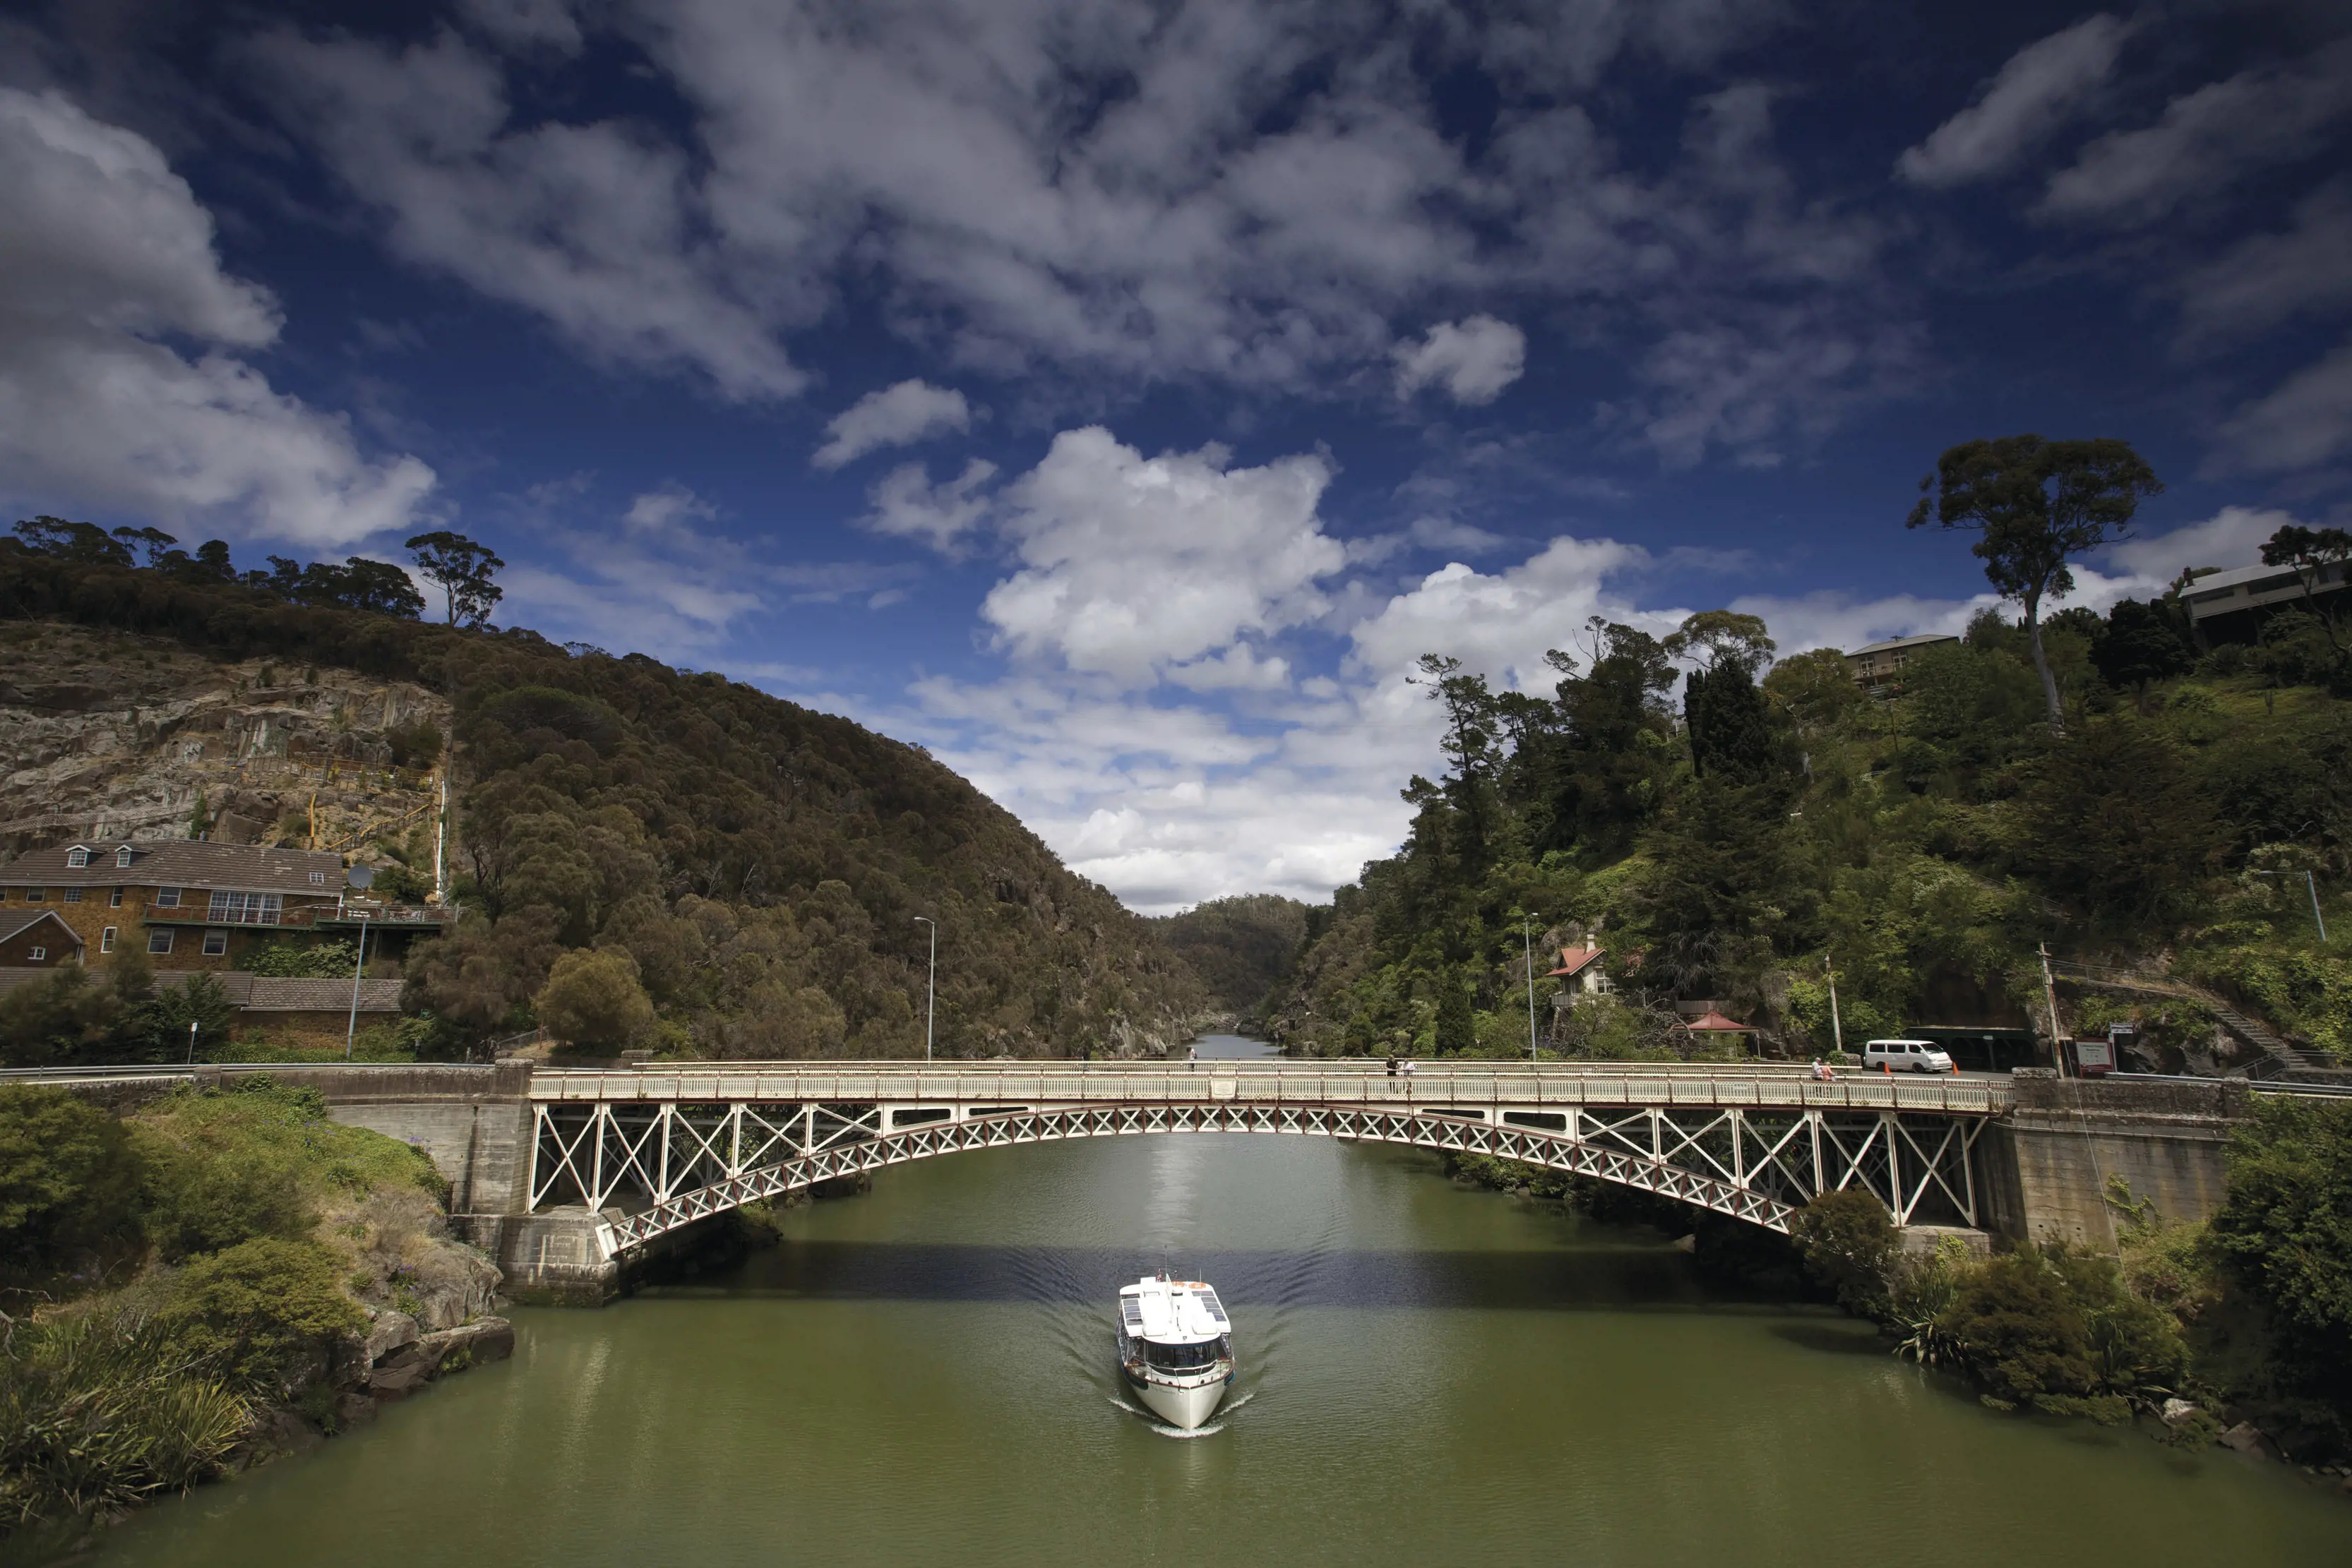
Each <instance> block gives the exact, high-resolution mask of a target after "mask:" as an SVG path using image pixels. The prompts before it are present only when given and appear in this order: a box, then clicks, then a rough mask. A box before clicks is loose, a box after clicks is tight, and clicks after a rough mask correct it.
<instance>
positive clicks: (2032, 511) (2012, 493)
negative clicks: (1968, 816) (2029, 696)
mask: <svg viewBox="0 0 2352 1568" xmlns="http://www.w3.org/2000/svg"><path fill="white" fill-rule="evenodd" d="M1919 489H1920V492H1921V494H1920V497H1919V504H1918V505H1917V506H1916V507H1913V508H1912V509H1911V515H1910V517H1908V518H1906V520H1905V523H1904V526H1905V527H1906V528H1926V527H1927V526H1928V525H1929V524H1930V523H1933V524H1936V525H1937V526H1938V527H1940V528H1946V529H1969V530H1972V531H1974V532H1977V533H1979V534H1981V535H1982V536H1983V537H1982V538H1979V539H1978V540H1977V542H1976V544H1975V546H1974V547H1973V549H1974V553H1975V554H1976V556H1977V558H1978V559H1980V560H1982V561H1983V562H1984V563H1985V578H1986V580H1988V581H1990V583H1991V584H1992V585H1993V587H1995V588H1997V589H1999V590H2000V591H2001V593H2003V594H2004V595H2006V596H2007V597H2009V598H2011V599H2014V600H2016V601H2019V603H2021V605H2023V606H2024V609H2025V633H2026V638H2027V641H2028V643H2030V644H2031V646H2032V650H2033V667H2034V669H2035V671H2036V672H2037V673H2038V674H2040V675H2041V677H2042V701H2043V703H2044V705H2045V706H2047V707H2048V709H2049V713H2050V730H2051V733H2052V734H2053V735H2063V734H2064V733H2065V731H2066V718H2065V715H2064V713H2063V710H2062V709H2061V707H2060V706H2059V702H2058V682H2057V679H2056V677H2055V676H2053V674H2051V673H2050V660H2049V656H2048V655H2047V654H2046V653H2043V652H2042V601H2043V600H2045V599H2053V598H2057V597H2059V596H2061V595H2063V594H2065V593H2067V592H2069V591H2072V590H2073V588H2074V572H2073V571H2072V570H2070V569H2069V567H2068V565H2067V562H2068V561H2070V560H2071V559H2073V558H2074V557H2075V556H2078V555H2081V554H2083V553H2084V552H2085V551H2087V550H2093V549H2098V548H2099V547H2100V546H2102V545H2108V544H2114V543H2116V541H2117V540H2120V539H2127V538H2131V522H2132V517H2133V515H2134V514H2135V513H2136V512H2137V511H2138V509H2139V503H2140V501H2141V499H2142V498H2143V497H2148V496H2153V495H2157V494H2159V493H2160V492H2161V491H2162V490H2163V489H2164V486H2163V484H2162V483H2161V482H2160V481H2159V480H2158V478H2157V476H2156V473H2155V470H2153V469H2151V468H2150V467H2149V466H2148V465H2147V463H2145V462H2144V461H2142V460H2141V458H2140V455H2139V454H2137V452H2134V451H2133V450H2132V448H2131V444H2130V443H2129V442H2125V441H2115V440H2092V441H2045V440H2043V439H2042V437H2041V436H2039V435H2010V436H2003V437H2001V438H2000V439H1998V440H1991V441H1969V442H1963V443H1961V444H1959V445H1958V446H1954V447H1950V448H1948V449H1947V450H1946V452H1945V453H1944V455H1943V456H1941V457H1940V458H1938V459H1937V462H1936V472H1935V473H1933V474H1930V475H1928V476H1927V477H1926V478H1923V479H1921V480H1920V481H1919ZM1931 492H1932V493H1931Z"/></svg>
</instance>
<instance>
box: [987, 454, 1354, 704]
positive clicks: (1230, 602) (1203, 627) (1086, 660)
mask: <svg viewBox="0 0 2352 1568" xmlns="http://www.w3.org/2000/svg"><path fill="white" fill-rule="evenodd" d="M1331 477H1332V469H1331V465H1330V464H1329V462H1328V460H1327V459H1325V458H1323V457H1321V456H1315V455H1302V456H1296V457H1286V458H1283V459H1281V460H1279V461H1277V462H1274V463H1269V464H1266V465H1264V466H1261V467H1256V468H1229V467H1227V466H1226V455H1225V453H1224V452H1223V450H1221V449H1219V448H1217V447H1214V446H1209V447H1203V448H1202V449H1201V450H1200V451H1198V452H1191V453H1168V454H1164V455H1160V456H1158V457H1152V458H1146V457H1145V456H1144V455H1142V454H1141V453H1140V452H1139V451H1137V450H1136V449H1135V448H1134V447H1131V446H1127V445H1123V444H1120V443H1119V442H1118V440H1117V439H1116V438H1115V437H1113V436H1112V434H1110V432H1108V430H1105V429H1103V428H1101V427H1100V426H1098V425H1097V426H1090V427H1088V428H1087V429H1084V430H1070V431H1064V432H1063V433H1062V434H1059V435H1057V436H1055V438H1054V444H1053V446H1052V448H1051V449H1050V450H1049V451H1048V452H1047V453H1046V455H1045V461H1043V462H1041V463H1040V464H1038V465H1037V466H1036V467H1035V468H1034V469H1033V470H1031V471H1030V472H1029V473H1028V474H1026V475H1024V476H1022V477H1021V478H1020V479H1019V480H1018V481H1016V482H1015V483H1014V484H1013V486H1011V487H1010V488H1009V489H1008V490H1007V492H1006V497H1005V498H1006V502H1007V511H1006V514H1005V517H1004V519H1003V523H1002V524H1001V525H1000V527H1001V528H1002V531H1003V534H1004V536H1005V537H1006V538H1008V539H1009V540H1010V541H1012V543H1013V548H1014V549H1015V551H1016V553H1017V554H1018V556H1019V558H1020V560H1021V563H1022V566H1021V570H1019V571H1017V572H1015V573H1014V574H1013V576H1011V577H1009V578H1007V579H1005V580H1003V581H1002V582H1000V583H998V584H997V585H996V587H995V588H994V589H992V590H991V591H990V592H989V595H988V598H987V600H986V601H985V602H984V604H983V605H982V615H983V616H984V617H985V618H986V619H987V621H988V622H989V623H990V625H992V626H993V627H994V628H995V630H996V633H997V636H998V638H999V639H1000V640H1001V641H1002V643H1003V644H1004V646H1006V647H1007V648H1009V649H1011V650H1012V651H1013V653H1015V654H1016V655H1018V656H1020V657H1022V658H1024V659H1051V660H1055V661H1058V662H1060V663H1061V664H1065V665H1066V667H1067V668H1069V669H1071V670H1074V671H1080V672H1085V673H1088V674H1101V675H1106V676H1108V677H1110V678H1111V679H1113V680H1114V681H1117V682H1119V683H1121V684H1124V685H1130V686H1148V685H1151V684H1153V683H1154V682H1155V681H1156V680H1157V679H1158V678H1159V672H1160V671H1161V670H1162V669H1164V668H1165V667H1166V666H1168V665H1171V664H1186V663H1189V662H1191V661H1194V660H1197V659H1199V658H1201V657H1202V655H1203V654H1209V653H1218V652H1219V651H1221V650H1224V649H1228V648H1230V647H1232V646H1233V645H1234V643H1235V642H1236V641H1237V640H1239V639H1240V638H1241V637H1243V636H1244V634H1246V633H1266V632H1276V631H1280V630H1282V629H1283V628H1285V627H1287V626H1293V625H1297V624H1298V623H1300V622H1304V621H1307V620H1310V619H1312V618H1313V617H1314V616H1316V615H1318V614H1319V613H1320V612H1321V611H1322V608H1323V605H1324V600H1323V598H1322V596H1321V594H1320V593H1319V592H1318V591H1317V588H1316V585H1317V584H1318V582H1319V581H1320V580H1323V579H1325V578H1327V577H1328V576H1330V575H1331V574H1332V573H1334V572H1337V571H1338V570H1339V569H1340V568H1341V567H1342V566H1343V565H1344V564H1345V562H1346V554H1345V551H1344V550H1343V549H1341V547H1340V545H1339V541H1338V540H1336V539H1333V538H1330V537H1329V536H1328V535H1327V534H1325V533H1324V532H1323V529H1322V523H1321V519H1320V518H1319V517H1318V516H1317V512H1316V508H1317V506H1318V503H1319V502H1320V501H1321V499H1322V496H1323V491H1324V489H1325V488H1326V486H1328V485H1329V484H1330V482H1331Z"/></svg>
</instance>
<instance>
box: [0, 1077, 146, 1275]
mask: <svg viewBox="0 0 2352 1568" xmlns="http://www.w3.org/2000/svg"><path fill="white" fill-rule="evenodd" d="M138 1191H139V1163H138V1160H137V1158H136V1156H135V1155H133V1154H132V1152H131V1144H130V1139H129V1138H128V1137H127V1136H126V1135H125V1134H124V1132H123V1128H122V1124H121V1122H119V1121H117V1120H116V1119H115V1118H114V1117H112V1116H110V1115H109V1114H108V1113H105V1112H104V1111H101V1110H100V1109H99V1108H98V1107H97V1106H95V1105H92V1104H90V1103H89V1102H87V1101H85V1100H81V1099H79V1098H77V1097H76V1096H74V1095H72V1094H69V1093H68V1092H65V1091H64V1090H62V1089H42V1088H36V1087H33V1086H30V1085H22V1086H19V1085H10V1086H8V1087H5V1088H0V1270H5V1271H7V1272H15V1273H23V1274H32V1275H37V1274H41V1273H46V1272H48V1271H49V1270H53V1269H55V1268H57V1267H58V1265H59V1264H60V1263H61V1262H62V1260H63V1256H62V1255H63V1254H64V1253H65V1251H66V1250H67V1249H70V1248H72V1247H74V1246H78V1245H87V1244H89V1243H93V1242H97V1241H100V1240H103V1239H108V1238H110V1237H113V1236H115V1235H117V1234H119V1233H121V1232H122V1231H123V1230H125V1229H127V1228H129V1225H130V1222H131V1212H132V1206H133V1203H134V1201H135V1199H136V1198H137V1196H138Z"/></svg>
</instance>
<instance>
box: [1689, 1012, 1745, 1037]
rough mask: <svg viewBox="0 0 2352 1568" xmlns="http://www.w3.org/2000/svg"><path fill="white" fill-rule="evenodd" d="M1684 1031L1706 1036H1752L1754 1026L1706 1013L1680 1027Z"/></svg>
mask: <svg viewBox="0 0 2352 1568" xmlns="http://www.w3.org/2000/svg"><path fill="white" fill-rule="evenodd" d="M1682 1027H1683V1028H1685V1029H1686V1030H1694V1031H1696V1032H1702V1033H1708V1034H1753V1033H1755V1032H1756V1026H1755V1025H1754V1024H1746V1023H1735V1022H1733V1021H1732V1020H1731V1019H1727V1018H1725V1017H1724V1016H1723V1015H1722V1014H1721V1013H1706V1014H1702V1015H1701V1016H1700V1017H1698V1018H1695V1019H1691V1020H1690V1022H1688V1023H1686V1024H1685V1025H1683V1026H1682Z"/></svg>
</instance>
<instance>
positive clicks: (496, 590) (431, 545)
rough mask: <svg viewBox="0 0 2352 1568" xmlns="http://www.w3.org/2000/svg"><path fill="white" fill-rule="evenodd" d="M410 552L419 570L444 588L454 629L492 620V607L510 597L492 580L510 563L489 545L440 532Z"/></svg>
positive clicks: (415, 542) (423, 537)
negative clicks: (494, 552)
mask: <svg viewBox="0 0 2352 1568" xmlns="http://www.w3.org/2000/svg"><path fill="white" fill-rule="evenodd" d="M407 548H408V549H411V550H414V551H415V555H416V569H417V570H419V571H421V572H423V573H424V574H425V578H426V579H427V580H429V581H432V582H434V583H436V584H438V585H439V586H440V589H441V593H442V596H443V598H444V600H445V601H446V602H447V605H448V611H449V624H450V625H452V626H478V625H480V624H481V623H482V622H484V621H486V620H488V618H489V613H490V608H491V606H493V605H495V604H497V603H498V601H499V600H501V599H504V598H505V597H506V596H507V595H506V590H505V589H503V588H500V587H499V586H498V584H496V583H494V582H492V581H491V580H490V576H491V574H492V573H493V572H497V571H500V570H504V569H505V567H506V564H507V563H506V562H505V561H502V560H500V559H499V558H498V557H497V556H495V555H492V554H491V553H490V550H489V547H488V546H487V545H481V544H477V543H475V542H474V541H473V540H472V539H469V538H467V537H466V536H465V535H463V534H457V533H451V532H450V531H449V530H448V529H447V528H440V529H436V531H435V532H432V533H429V534H418V535H417V536H416V537H415V538H412V539H410V540H409V541H408V546H407Z"/></svg>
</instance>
